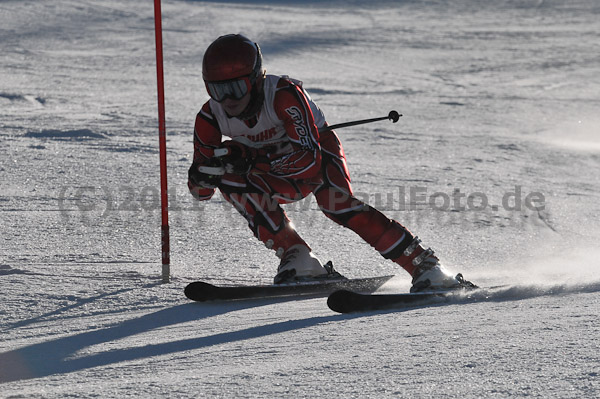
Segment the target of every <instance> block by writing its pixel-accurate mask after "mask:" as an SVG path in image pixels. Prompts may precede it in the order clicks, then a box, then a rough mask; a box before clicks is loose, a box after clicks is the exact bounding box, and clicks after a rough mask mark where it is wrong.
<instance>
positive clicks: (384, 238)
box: [314, 136, 462, 290]
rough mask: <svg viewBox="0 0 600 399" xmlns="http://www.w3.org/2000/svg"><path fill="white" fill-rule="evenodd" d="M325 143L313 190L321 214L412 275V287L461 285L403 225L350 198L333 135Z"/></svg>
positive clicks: (342, 157) (348, 179)
mask: <svg viewBox="0 0 600 399" xmlns="http://www.w3.org/2000/svg"><path fill="white" fill-rule="evenodd" d="M328 143H329V145H327V144H324V145H323V148H324V154H323V184H322V185H321V186H320V187H319V188H318V189H317V190H315V193H314V194H315V197H316V199H317V203H318V204H319V206H320V207H321V210H322V211H323V213H325V215H326V216H327V217H329V218H330V219H332V220H333V221H335V222H337V223H339V224H340V225H342V226H345V227H348V228H349V229H351V230H353V231H354V232H355V233H357V234H358V235H359V236H360V237H361V238H362V239H364V240H365V241H366V242H367V243H368V244H370V245H371V246H372V247H374V248H375V249H376V250H377V251H379V253H380V254H381V255H382V256H383V257H384V258H386V259H390V260H392V261H393V262H395V263H397V264H398V265H400V266H401V267H402V268H404V269H405V270H406V271H407V272H408V273H409V274H410V275H411V276H412V277H413V289H414V290H420V289H423V288H426V287H427V288H431V287H433V286H440V287H449V286H457V285H461V282H460V281H459V280H460V279H462V276H460V275H459V276H460V277H459V276H457V277H455V276H453V275H451V274H450V273H449V272H447V271H446V270H445V269H444V268H443V267H442V266H441V265H440V263H439V261H438V258H437V257H436V256H435V255H434V253H433V251H432V250H431V249H430V248H428V249H425V247H423V246H422V245H421V240H419V239H418V238H417V237H416V236H414V235H413V234H412V233H411V232H410V231H409V230H408V229H407V228H406V227H404V226H402V225H401V224H400V223H398V222H397V221H395V220H392V219H389V218H388V217H386V216H385V215H384V214H382V213H381V212H380V211H378V210H377V209H375V208H373V207H371V206H370V205H368V204H365V203H364V202H362V201H360V200H359V199H357V198H356V197H354V195H353V193H352V186H351V184H350V176H349V173H348V168H347V167H346V160H345V156H344V153H343V150H342V148H341V144H340V143H339V140H337V136H334V137H333V138H330V140H329V141H328Z"/></svg>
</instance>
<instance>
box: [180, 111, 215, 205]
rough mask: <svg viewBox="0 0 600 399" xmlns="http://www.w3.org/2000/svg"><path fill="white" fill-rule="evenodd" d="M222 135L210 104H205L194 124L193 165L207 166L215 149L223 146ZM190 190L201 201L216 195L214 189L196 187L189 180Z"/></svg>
mask: <svg viewBox="0 0 600 399" xmlns="http://www.w3.org/2000/svg"><path fill="white" fill-rule="evenodd" d="M221 139H222V134H221V131H220V129H219V125H218V124H217V121H216V119H215V117H214V116H213V114H212V111H211V110H210V106H209V103H208V102H207V103H205V104H204V106H202V109H201V110H200V112H198V114H197V115H196V122H195V124H194V158H193V165H195V166H202V165H206V164H207V163H208V161H209V160H210V159H211V158H212V157H213V155H214V150H215V148H218V147H219V146H220V145H221ZM188 188H189V190H190V193H192V195H193V196H194V197H195V198H196V199H198V200H200V201H203V200H208V199H210V198H211V197H212V196H213V194H214V193H215V191H216V189H215V188H213V187H203V186H199V185H196V184H195V183H194V182H193V181H191V180H190V179H188Z"/></svg>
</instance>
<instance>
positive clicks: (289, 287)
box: [184, 276, 394, 302]
mask: <svg viewBox="0 0 600 399" xmlns="http://www.w3.org/2000/svg"><path fill="white" fill-rule="evenodd" d="M392 277H394V276H379V277H366V278H354V279H348V278H335V279H327V280H313V281H304V282H298V283H288V284H272V285H238V286H219V285H213V284H210V283H207V282H204V281H195V282H193V283H190V284H188V285H187V286H186V287H185V290H184V293H185V296H186V297H188V298H189V299H191V300H193V301H198V302H205V301H231V300H241V299H252V298H281V297H302V296H313V297H316V296H327V295H329V294H331V293H332V292H334V291H339V290H352V291H357V292H374V291H376V290H377V289H378V288H379V287H381V286H382V285H383V284H385V283H386V282H387V281H388V280H390V279H391V278H392Z"/></svg>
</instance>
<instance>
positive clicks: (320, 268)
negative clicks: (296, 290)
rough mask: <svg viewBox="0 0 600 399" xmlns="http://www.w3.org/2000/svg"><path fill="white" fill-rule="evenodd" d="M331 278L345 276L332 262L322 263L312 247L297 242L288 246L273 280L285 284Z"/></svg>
mask: <svg viewBox="0 0 600 399" xmlns="http://www.w3.org/2000/svg"><path fill="white" fill-rule="evenodd" d="M330 278H343V277H342V275H341V274H339V273H338V272H336V271H335V270H333V265H332V264H331V262H328V263H327V264H325V265H322V264H321V262H320V261H319V259H318V258H317V257H316V256H315V255H313V253H312V252H311V250H310V248H308V247H307V246H306V245H302V244H297V245H293V246H292V247H290V248H288V250H287V251H285V253H284V254H283V255H282V256H281V263H279V267H278V269H277V275H276V276H275V278H274V279H273V282H274V283H275V284H284V283H297V282H302V281H311V280H325V279H330Z"/></svg>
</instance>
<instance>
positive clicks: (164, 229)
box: [154, 0, 171, 283]
mask: <svg viewBox="0 0 600 399" xmlns="http://www.w3.org/2000/svg"><path fill="white" fill-rule="evenodd" d="M161 19H162V18H161V9H160V0H154V31H155V34H156V82H157V86H158V143H159V153H160V206H161V220H162V222H161V252H162V282H163V283H168V282H169V280H170V278H171V248H170V239H169V197H168V196H167V129H166V126H165V83H164V77H163V75H164V74H163V53H162V50H163V46H162V21H161Z"/></svg>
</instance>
